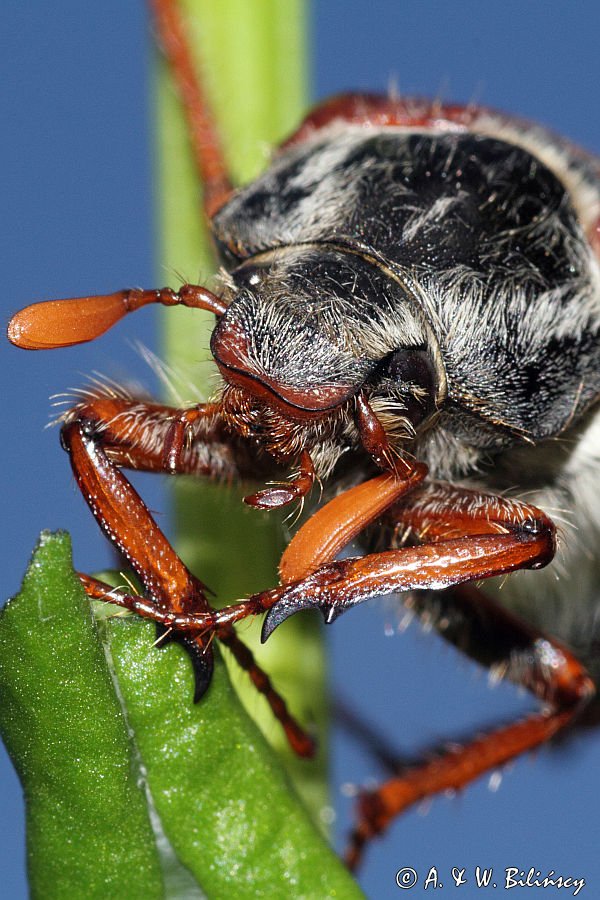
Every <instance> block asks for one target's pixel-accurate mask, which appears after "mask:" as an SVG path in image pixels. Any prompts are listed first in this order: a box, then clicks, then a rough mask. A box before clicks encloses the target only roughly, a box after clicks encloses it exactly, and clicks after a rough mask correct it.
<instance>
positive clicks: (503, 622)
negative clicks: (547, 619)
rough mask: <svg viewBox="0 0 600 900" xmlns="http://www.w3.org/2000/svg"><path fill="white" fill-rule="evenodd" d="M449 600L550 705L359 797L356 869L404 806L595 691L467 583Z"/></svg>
mask: <svg viewBox="0 0 600 900" xmlns="http://www.w3.org/2000/svg"><path fill="white" fill-rule="evenodd" d="M444 593H448V594H451V595H452V597H451V601H450V602H451V604H452V606H454V607H455V608H456V607H457V606H458V607H460V612H461V614H462V615H463V616H465V617H469V624H470V625H471V634H470V638H471V639H474V640H477V636H478V634H479V636H480V637H482V634H481V632H484V633H485V636H486V639H487V637H488V636H489V632H491V635H492V647H491V648H490V647H489V646H488V647H487V648H486V652H487V653H488V654H491V655H492V656H493V658H494V664H495V665H497V666H499V667H501V668H503V669H505V670H506V674H507V676H508V677H509V678H511V680H513V681H515V682H517V683H520V684H521V685H523V686H525V687H527V688H528V689H529V690H530V691H531V692H532V693H533V694H534V695H535V696H536V697H537V698H538V699H539V700H540V701H542V702H543V703H544V704H549V706H546V708H544V709H543V710H542V711H541V712H539V713H536V714H533V715H531V716H529V717H527V718H526V719H523V720H521V721H518V722H514V723H511V724H509V725H506V726H504V727H502V728H499V729H497V730H496V731H493V732H491V733H489V734H486V735H483V736H482V737H477V738H475V739H474V740H473V741H471V742H469V743H467V744H465V745H464V746H453V747H452V748H451V749H448V750H446V751H445V752H444V753H443V755H441V756H438V757H436V758H434V759H431V760H429V761H428V762H424V763H422V764H420V765H417V766H414V767H411V768H409V769H407V770H404V771H403V772H401V774H399V775H397V776H395V777H393V778H390V779H389V780H388V781H386V782H384V783H383V784H382V785H380V786H379V787H378V788H376V789H375V790H373V791H365V792H364V793H362V794H361V796H360V798H359V802H358V810H357V811H358V823H357V825H356V827H355V829H354V830H353V832H352V834H351V836H350V841H349V844H348V848H347V851H346V862H347V863H348V866H349V867H350V868H351V869H355V868H356V867H357V866H358V865H359V863H360V861H361V858H362V855H363V852H364V849H365V845H366V844H368V842H369V841H370V840H372V839H373V838H374V837H375V836H377V835H379V834H381V833H382V832H383V831H385V829H386V828H387V827H388V826H389V825H390V823H391V822H392V821H393V820H394V819H395V818H396V817H397V816H398V815H400V814H401V813H402V812H403V811H404V810H405V809H407V808H408V807H409V806H411V805H413V804H414V803H417V802H419V801H420V800H423V799H425V798H427V797H431V796H433V795H434V794H436V793H439V792H442V791H447V790H458V789H459V788H462V787H464V786H465V785H467V784H468V783H469V782H471V781H473V780H474V779H476V778H478V777H479V776H480V775H483V774H485V773H486V772H489V771H493V770H494V769H496V768H498V767H499V766H501V765H503V764H504V763H506V762H509V761H510V760H512V759H514V758H515V757H517V756H519V755H520V754H521V753H525V752H526V751H528V750H532V749H534V748H536V747H538V746H540V745H541V744H543V743H545V742H546V741H548V740H550V738H552V737H553V735H555V734H556V732H557V731H559V730H560V729H562V728H564V727H565V726H567V725H569V724H570V723H571V722H572V721H573V719H574V718H575V717H576V716H577V714H578V713H579V712H580V711H581V710H582V708H583V707H584V706H585V705H586V703H587V702H589V700H590V699H591V697H592V696H593V695H594V692H595V688H594V684H593V681H592V679H591V678H590V677H589V676H588V674H587V672H586V671H585V669H584V668H583V667H582V666H581V664H580V663H579V662H578V661H577V659H575V657H574V656H573V655H572V654H571V653H570V652H569V651H568V650H567V649H566V648H565V647H564V646H562V645H561V644H559V643H558V642H557V641H555V640H554V639H552V638H549V637H546V636H544V635H543V634H542V633H541V632H537V631H535V630H533V629H532V628H530V627H528V626H527V625H526V624H525V623H523V622H521V621H520V620H519V619H518V618H517V617H516V616H514V615H512V614H511V613H509V612H507V611H506V610H504V609H503V608H502V607H500V606H498V605H497V604H496V603H494V601H492V600H490V599H489V598H488V597H485V595H483V594H482V593H481V592H480V591H479V590H477V588H475V587H473V586H472V585H462V586H460V587H458V588H454V589H452V591H449V592H444Z"/></svg>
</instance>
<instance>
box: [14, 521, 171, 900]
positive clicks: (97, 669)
mask: <svg viewBox="0 0 600 900" xmlns="http://www.w3.org/2000/svg"><path fill="white" fill-rule="evenodd" d="M70 552H71V547H70V541H69V538H68V536H67V535H66V534H63V535H60V536H54V537H52V536H50V535H48V534H44V535H42V538H41V541H40V544H39V546H38V548H37V551H36V553H35V555H34V557H33V559H32V561H31V565H30V567H29V569H28V571H27V574H26V576H25V581H24V584H23V589H22V591H21V593H20V594H19V596H18V597H15V598H14V599H13V600H11V601H10V602H9V603H8V604H7V605H6V607H5V608H4V610H3V611H2V614H1V616H0V697H1V702H0V729H1V730H2V735H3V738H4V741H5V743H6V746H7V748H8V752H9V753H10V756H11V757H12V760H13V762H14V764H15V768H16V769H17V772H18V774H19V777H20V779H21V782H22V785H23V790H24V793H25V803H26V811H27V854H28V870H29V881H30V889H31V893H32V896H33V897H44V898H52V897H60V898H64V897H77V896H83V895H84V894H85V896H86V897H89V898H91V897H99V898H106V897H114V898H119V897H123V898H125V897H128V898H133V897H148V898H151V897H161V896H163V893H162V877H161V872H160V865H159V859H158V854H157V850H156V846H155V843H154V837H153V832H152V828H151V825H150V820H149V817H148V810H147V806H146V802H145V799H144V795H143V793H142V791H141V790H140V788H139V786H138V783H137V778H138V772H137V766H136V765H135V759H134V757H133V755H132V747H131V744H130V741H129V737H128V733H127V727H126V724H125V721H124V719H123V715H122V712H121V707H120V704H119V702H118V700H117V696H116V694H115V690H114V686H113V682H112V679H111V676H110V673H109V671H108V666H107V664H106V658H105V656H104V653H103V651H102V646H101V644H100V643H99V641H98V637H97V632H96V626H95V624H94V621H93V618H92V614H91V611H90V605H89V602H88V600H87V597H86V596H85V594H84V593H83V591H82V589H81V584H80V582H79V579H78V578H77V577H76V576H75V575H74V574H73V572H72V570H71V562H70ZM132 873H135V878H134V879H132V877H131V876H132Z"/></svg>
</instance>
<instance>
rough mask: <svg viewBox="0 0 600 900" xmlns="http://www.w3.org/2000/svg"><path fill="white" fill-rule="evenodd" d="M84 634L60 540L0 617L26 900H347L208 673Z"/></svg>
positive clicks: (83, 608) (142, 633) (122, 641)
mask: <svg viewBox="0 0 600 900" xmlns="http://www.w3.org/2000/svg"><path fill="white" fill-rule="evenodd" d="M106 609H107V607H106V606H104V605H102V612H103V615H102V617H101V618H100V619H98V621H95V620H94V618H93V617H92V615H91V612H90V605H89V602H88V600H87V598H86V597H85V594H84V593H83V591H82V589H81V586H80V583H79V580H78V579H77V578H76V577H75V576H74V575H73V573H72V572H71V570H70V542H69V539H68V537H67V536H66V535H60V536H50V535H44V536H43V537H42V541H41V543H40V546H39V548H38V550H37V552H36V554H35V556H34V558H33V560H32V563H31V566H30V568H29V570H28V573H27V576H26V579H25V583H24V587H23V590H22V592H21V594H20V595H19V596H18V597H16V598H15V599H14V600H12V601H10V602H9V604H8V605H7V606H6V608H5V610H4V612H3V613H2V615H1V616H0V691H1V696H2V703H1V704H0V728H1V729H2V732H3V736H4V739H5V741H6V744H7V747H8V749H9V752H10V754H11V756H12V758H13V760H14V762H15V766H16V767H17V770H18V772H19V775H20V777H21V780H22V782H23V787H24V791H25V797H26V802H27V824H28V853H29V874H30V882H31V890H32V896H34V897H44V898H52V897H60V898H64V897H78V896H84V895H85V896H86V897H102V898H105V897H111V898H113V897H115V898H119V897H127V898H135V897H138V896H139V897H141V896H143V897H150V898H151V897H169V898H173V897H186V898H188V900H190V898H193V897H202V896H208V897H230V896H232V897H233V896H235V897H236V898H237V897H240V898H242V897H261V896H264V897H287V896H294V897H307V898H308V897H311V898H312V897H344V898H352V897H359V896H361V894H360V892H359V890H358V888H357V887H356V885H355V883H354V881H353V880H352V879H351V877H350V876H349V875H348V873H347V872H346V870H345V869H344V867H343V866H342V865H341V863H340V862H339V860H338V859H337V858H336V857H335V855H334V854H333V852H332V851H331V850H330V848H329V847H328V846H327V844H326V843H325V841H324V839H323V838H322V836H321V835H320V833H319V831H318V829H317V828H316V827H315V826H314V825H313V824H312V822H311V820H310V817H309V815H308V813H307V812H306V810H305V809H304V807H303V806H302V804H301V803H300V802H299V801H298V799H297V798H296V796H295V794H294V791H293V789H292V788H291V785H290V784H289V782H288V780H287V776H286V775H285V773H284V772H283V770H282V769H281V767H280V764H279V762H278V760H277V758H276V756H275V754H274V752H273V751H272V750H271V749H270V748H269V746H268V744H267V743H266V741H265V740H264V738H263V737H262V735H261V733H260V732H259V731H258V729H257V728H256V726H255V725H254V723H253V722H252V721H251V720H250V719H249V717H248V716H247V715H246V713H245V712H244V710H243V708H242V707H241V706H240V704H239V702H238V701H237V698H236V697H235V694H234V692H233V691H232V689H231V687H230V684H229V681H228V678H227V677H226V672H225V668H224V666H223V664H222V663H221V662H220V661H219V660H217V666H216V671H215V678H214V681H213V684H212V686H211V688H210V690H209V692H208V694H207V696H206V697H205V698H204V699H203V701H202V702H201V703H199V704H196V705H194V704H193V702H192V693H193V678H192V672H191V665H190V662H189V660H188V658H187V656H186V654H185V653H184V652H183V651H182V650H181V649H180V648H179V647H178V646H176V645H170V646H167V647H166V648H163V649H160V650H159V649H155V648H154V647H153V646H152V645H153V642H154V637H155V631H154V627H153V625H152V624H151V623H149V622H144V621H142V620H140V619H138V618H137V617H136V616H126V617H122V616H120V615H115V616H112V617H111V616H109V617H107V616H106Z"/></svg>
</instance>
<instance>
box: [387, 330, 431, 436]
mask: <svg viewBox="0 0 600 900" xmlns="http://www.w3.org/2000/svg"><path fill="white" fill-rule="evenodd" d="M380 374H381V376H382V377H383V378H385V379H387V380H389V381H392V382H394V383H395V384H398V385H401V386H402V388H403V394H404V402H405V404H406V411H407V415H408V418H409V419H410V421H411V422H412V424H413V425H414V426H415V427H416V426H417V425H420V424H421V422H422V421H423V420H424V419H426V418H427V417H428V416H430V415H431V413H432V412H433V411H434V410H435V397H436V393H437V376H436V370H435V366H434V364H433V360H432V359H431V355H430V354H429V353H428V352H427V350H425V349H424V348H422V347H404V348H402V349H401V350H394V352H393V353H390V355H389V356H387V357H386V358H385V359H384V360H383V364H382V368H381V369H380Z"/></svg>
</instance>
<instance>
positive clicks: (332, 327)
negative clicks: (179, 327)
mask: <svg viewBox="0 0 600 900" xmlns="http://www.w3.org/2000/svg"><path fill="white" fill-rule="evenodd" d="M225 293H226V296H225V298H224V299H225V300H226V302H228V308H227V310H226V312H225V314H224V315H223V316H222V317H221V318H220V320H219V322H218V323H217V326H216V328H215V330H214V332H213V335H212V340H211V349H212V353H213V356H214V358H215V360H216V362H217V364H218V366H219V368H220V370H221V373H222V375H223V377H224V379H225V382H226V388H225V393H224V398H223V401H224V402H223V408H224V413H225V415H226V417H227V418H228V419H229V421H230V423H231V424H232V425H233V426H234V427H235V428H237V429H238V430H240V431H242V432H243V433H246V434H253V435H255V436H257V437H259V439H260V440H261V441H262V443H263V445H264V446H265V448H266V449H267V450H268V451H269V452H271V453H273V454H274V455H276V456H279V457H287V456H289V455H292V454H294V453H297V452H298V451H299V450H301V449H309V450H311V452H312V455H313V458H314V459H315V464H316V466H317V469H318V470H320V474H325V471H324V470H326V469H329V468H330V467H331V465H333V464H335V461H336V460H337V458H339V455H340V453H341V452H344V451H345V450H348V449H352V447H353V446H356V445H357V444H358V443H359V439H358V437H357V433H356V428H355V426H354V398H355V397H356V396H357V395H358V394H359V393H362V394H363V395H364V396H367V397H368V399H369V403H370V405H371V407H372V409H373V410H374V411H375V413H376V415H377V417H378V418H379V420H380V422H381V423H382V424H383V426H384V428H385V430H386V432H387V434H388V437H389V438H390V439H391V441H392V443H393V444H402V443H403V442H405V441H406V440H408V439H410V438H412V437H414V435H415V433H416V430H417V429H418V428H420V427H422V426H423V423H424V422H425V420H426V419H428V418H429V417H430V416H431V414H432V413H433V412H434V411H435V408H436V403H437V401H438V398H439V393H440V382H441V380H442V378H441V377H440V375H439V374H438V364H437V362H436V359H437V357H436V352H435V348H432V346H431V345H432V340H431V337H430V334H429V331H428V328H427V326H426V324H425V323H424V321H423V317H422V315H421V313H420V310H419V307H418V306H417V303H416V301H415V299H414V298H413V297H412V296H411V295H410V294H409V293H408V292H407V291H406V289H405V288H404V286H403V285H401V284H400V282H399V281H398V279H397V278H394V277H393V276H392V274H391V273H390V272H389V271H386V270H385V269H383V268H382V267H381V266H379V265H377V264H376V263H375V262H374V261H373V260H369V259H365V258H364V257H363V256H361V255H359V254H358V253H355V252H346V251H344V250H335V249H331V248H324V247H320V246H316V245H307V246H303V247H285V248H282V249H280V250H274V251H269V252H268V253H264V254H262V255H260V256H258V257H254V258H253V259H251V260H249V261H248V262H245V263H243V264H242V265H240V266H239V267H238V268H236V269H235V270H234V271H233V272H232V274H231V280H230V282H229V284H228V288H227V290H226V292H225ZM315 454H316V455H315ZM321 456H322V457H323V459H326V460H327V461H326V462H324V463H323V464H322V465H319V457H321Z"/></svg>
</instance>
